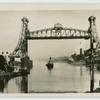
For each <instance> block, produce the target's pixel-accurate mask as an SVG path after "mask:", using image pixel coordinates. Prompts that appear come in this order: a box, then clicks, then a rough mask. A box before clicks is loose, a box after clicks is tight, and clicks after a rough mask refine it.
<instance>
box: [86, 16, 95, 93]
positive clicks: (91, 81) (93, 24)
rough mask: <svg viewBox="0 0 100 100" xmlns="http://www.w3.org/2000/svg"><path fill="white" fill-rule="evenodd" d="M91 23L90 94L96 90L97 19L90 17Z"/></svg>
mask: <svg viewBox="0 0 100 100" xmlns="http://www.w3.org/2000/svg"><path fill="white" fill-rule="evenodd" d="M88 20H89V23H90V28H89V32H90V51H91V55H90V63H91V66H90V92H93V90H94V53H93V51H94V37H93V35H94V34H95V33H94V27H95V17H93V16H90V17H89V19H88Z"/></svg>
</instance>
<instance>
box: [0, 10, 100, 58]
mask: <svg viewBox="0 0 100 100" xmlns="http://www.w3.org/2000/svg"><path fill="white" fill-rule="evenodd" d="M89 16H95V17H96V27H97V32H98V37H100V34H99V32H100V27H99V26H100V11H99V10H86V11H85V10H82V11H81V10H75V11H74V10H42V11H39V10H34V11H0V23H1V24H0V52H2V51H4V52H6V51H8V52H12V51H13V50H14V48H15V47H16V46H17V43H18V39H19V35H20V32H21V26H22V22H21V19H22V18H23V17H27V18H28V19H29V25H28V27H29V30H30V31H34V30H38V29H44V28H50V27H53V26H54V24H56V23H61V24H62V26H63V27H68V28H71V27H72V28H76V29H83V30H88V28H89V22H88V18H89ZM80 44H81V45H80ZM28 45H29V46H28V49H29V55H30V56H31V57H33V56H35V55H36V56H65V55H70V54H72V53H74V52H79V48H80V47H83V49H87V48H88V47H89V41H84V40H30V41H28Z"/></svg>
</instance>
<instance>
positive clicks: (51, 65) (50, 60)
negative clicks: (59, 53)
mask: <svg viewBox="0 0 100 100" xmlns="http://www.w3.org/2000/svg"><path fill="white" fill-rule="evenodd" d="M46 66H47V68H48V69H49V70H51V69H53V67H54V64H53V61H52V59H51V57H50V58H49V61H48V63H47V64H46Z"/></svg>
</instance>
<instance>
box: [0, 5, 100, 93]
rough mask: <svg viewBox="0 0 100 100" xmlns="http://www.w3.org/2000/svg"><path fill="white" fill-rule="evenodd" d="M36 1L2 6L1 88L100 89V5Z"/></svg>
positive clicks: (18, 90)
mask: <svg viewBox="0 0 100 100" xmlns="http://www.w3.org/2000/svg"><path fill="white" fill-rule="evenodd" d="M32 6H34V5H31V6H30V9H28V8H27V6H26V9H24V8H25V6H22V8H21V6H20V7H18V8H17V9H12V8H13V7H12V8H11V7H9V8H10V9H8V8H7V7H6V8H5V9H3V10H2V9H1V5H0V23H1V24H0V93H3V94H12V93H13V94H15V93H19V94H21V93H25V94H34V93H36V94H41V93H43V94H47V93H50V94H52V93H54V94H58V93H59V94H60V93H61V94H67V93H74V94H76V93H84V94H86V93H100V9H93V8H92V9H87V8H85V6H83V7H84V8H85V9H74V8H75V7H74V6H73V9H69V8H68V9H67V8H66V9H60V8H59V7H57V8H56V6H54V5H53V8H54V9H53V8H52V5H49V7H48V6H47V5H45V7H44V6H41V5H39V6H38V7H37V8H36V9H34V10H33V9H31V7H32ZM62 6H63V5H62ZM66 6H67V5H66ZM39 7H40V8H41V9H40V8H39ZM42 7H44V8H42ZM64 7H65V5H64ZM86 7H87V6H86ZM14 8H15V7H14ZM47 8H48V9H47ZM49 8H51V9H49ZM77 8H78V7H77ZM99 8H100V7H99Z"/></svg>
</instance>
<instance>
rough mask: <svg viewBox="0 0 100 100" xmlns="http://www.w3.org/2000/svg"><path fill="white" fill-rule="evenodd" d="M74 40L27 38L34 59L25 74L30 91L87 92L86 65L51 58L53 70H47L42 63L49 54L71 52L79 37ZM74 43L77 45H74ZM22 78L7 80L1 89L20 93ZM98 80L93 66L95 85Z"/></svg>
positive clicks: (68, 53) (57, 55)
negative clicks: (32, 39) (28, 71)
mask: <svg viewBox="0 0 100 100" xmlns="http://www.w3.org/2000/svg"><path fill="white" fill-rule="evenodd" d="M73 43H74V44H73ZM73 43H72V42H71V41H70V40H59V41H57V40H52V41H50V40H41V41H39V40H38V41H35V40H34V41H33V42H32V41H30V42H29V50H28V51H29V52H28V53H29V56H30V58H31V59H32V60H33V69H32V70H31V72H30V75H29V76H28V92H29V93H33V92H72V91H77V92H86V91H89V90H90V71H89V69H88V68H86V67H85V66H77V65H70V64H68V63H67V61H56V62H54V68H53V70H52V71H49V70H48V69H47V67H46V66H45V64H46V63H47V62H48V59H49V57H50V56H52V57H55V58H56V57H63V56H69V55H71V54H73V52H74V50H75V49H76V50H79V45H80V44H79V43H80V41H79V40H75V41H73ZM69 44H70V45H69ZM73 45H74V46H73ZM75 45H76V46H78V47H77V48H76V46H75ZM85 45H87V42H86V44H85V43H84V46H83V47H84V48H85V49H86V46H85ZM78 52H79V51H78ZM37 58H39V59H37ZM42 58H43V59H42ZM44 59H45V60H44ZM21 80H22V79H21V77H17V78H15V79H12V80H10V81H9V83H8V86H6V87H5V89H4V90H5V92H8V93H21V92H22V91H21V85H22V84H21ZM99 80H100V72H98V71H96V70H95V86H94V88H97V87H98V86H99Z"/></svg>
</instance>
